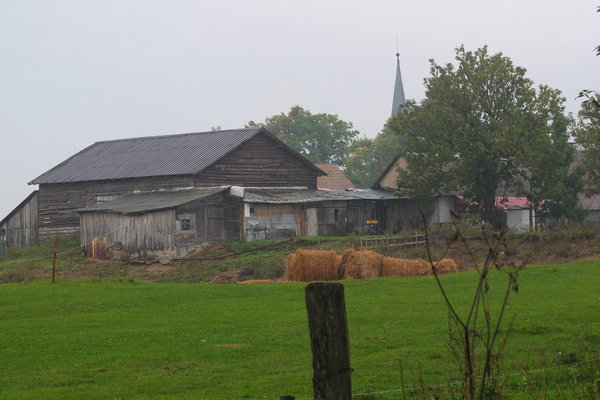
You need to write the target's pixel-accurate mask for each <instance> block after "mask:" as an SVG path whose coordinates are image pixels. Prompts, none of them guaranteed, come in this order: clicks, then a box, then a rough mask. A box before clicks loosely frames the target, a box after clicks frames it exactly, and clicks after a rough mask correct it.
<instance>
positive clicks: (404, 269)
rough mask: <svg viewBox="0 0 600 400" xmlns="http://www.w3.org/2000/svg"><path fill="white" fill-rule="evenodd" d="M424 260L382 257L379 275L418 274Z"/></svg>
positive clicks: (421, 270)
mask: <svg viewBox="0 0 600 400" xmlns="http://www.w3.org/2000/svg"><path fill="white" fill-rule="evenodd" d="M424 266H425V261H424V260H422V259H420V258H419V259H417V260H404V259H401V258H390V257H386V258H384V259H383V270H382V273H381V276H420V275H421V274H422V272H423V268H424Z"/></svg>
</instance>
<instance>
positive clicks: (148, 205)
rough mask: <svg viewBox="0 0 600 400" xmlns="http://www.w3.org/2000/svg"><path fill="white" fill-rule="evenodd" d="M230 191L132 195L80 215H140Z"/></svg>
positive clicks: (224, 188)
mask: <svg viewBox="0 0 600 400" xmlns="http://www.w3.org/2000/svg"><path fill="white" fill-rule="evenodd" d="M227 189H229V187H228V186H223V187H218V188H204V189H188V190H174V191H158V192H146V193H137V194H130V195H128V196H125V197H121V198H120V199H116V200H113V201H109V202H107V203H103V204H96V205H94V206H90V207H86V208H79V209H77V210H75V211H76V212H79V213H85V212H97V211H101V212H115V213H121V214H140V213H145V212H149V211H158V210H166V209H169V208H174V207H177V206H180V205H182V204H186V203H189V202H191V201H194V200H200V199H202V198H205V197H208V196H212V195H213V194H217V193H220V192H223V191H225V190H227Z"/></svg>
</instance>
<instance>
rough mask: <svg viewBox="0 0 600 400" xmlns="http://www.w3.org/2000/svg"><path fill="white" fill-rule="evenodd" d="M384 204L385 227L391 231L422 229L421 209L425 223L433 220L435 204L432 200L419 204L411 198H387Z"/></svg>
mask: <svg viewBox="0 0 600 400" xmlns="http://www.w3.org/2000/svg"><path fill="white" fill-rule="evenodd" d="M384 204H385V208H386V215H387V218H386V228H385V229H386V230H387V231H390V232H391V233H398V232H400V231H401V230H403V229H408V230H421V229H423V217H422V216H421V211H423V213H424V214H425V219H426V221H427V224H429V223H430V222H434V221H433V218H434V216H435V206H434V203H433V202H431V203H429V204H420V203H417V202H415V201H414V200H411V199H398V200H393V201H390V200H387V201H385V203H384Z"/></svg>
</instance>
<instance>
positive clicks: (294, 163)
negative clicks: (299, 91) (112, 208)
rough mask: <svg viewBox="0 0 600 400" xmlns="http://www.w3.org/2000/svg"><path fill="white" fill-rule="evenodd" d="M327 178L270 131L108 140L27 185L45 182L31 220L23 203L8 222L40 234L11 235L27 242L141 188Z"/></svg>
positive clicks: (72, 228) (70, 228) (72, 229)
mask: <svg viewBox="0 0 600 400" xmlns="http://www.w3.org/2000/svg"><path fill="white" fill-rule="evenodd" d="M321 175H325V172H323V171H321V170H320V169H319V168H317V167H316V166H314V165H313V164H312V163H311V162H309V161H308V160H307V159H305V158H304V157H302V156H301V155H300V154H298V153H297V152H295V151H294V150H292V149H291V148H290V147H288V146H287V145H285V144H284V143H283V142H281V141H280V140H279V139H277V138H276V137H275V136H273V135H271V134H270V133H269V132H267V131H266V130H265V129H264V128H248V129H233V130H223V131H211V132H199V133H188V134H179V135H168V136H154V137H141V138H133V139H122V140H111V141H103V142H97V143H94V144H93V145H91V146H89V147H87V148H85V149H83V150H82V151H80V152H79V153H77V154H75V155H73V156H72V157H70V158H68V159H67V160H65V161H63V162H62V163H60V164H58V165H57V166H56V167H54V168H52V169H51V170H49V171H47V172H45V173H44V174H42V175H40V176H38V177H37V178H35V179H33V180H32V181H31V182H29V184H31V185H39V190H38V192H37V194H36V195H35V196H34V197H32V198H31V199H29V200H28V201H29V202H30V204H29V203H28V205H27V207H29V208H30V210H29V211H27V212H31V213H33V214H31V218H29V219H20V220H18V219H17V218H16V214H18V213H21V211H22V210H24V207H25V205H24V204H22V205H21V206H19V207H17V209H16V211H15V212H13V213H11V214H14V215H12V216H9V217H12V218H9V217H6V218H5V219H4V220H3V223H8V222H9V221H7V220H8V219H11V221H10V222H11V223H14V224H15V226H14V227H13V228H11V229H12V231H10V232H17V231H18V232H24V231H25V230H26V229H32V230H33V231H35V232H30V234H28V236H26V237H25V239H23V240H18V241H17V240H16V239H14V240H13V239H11V237H10V236H9V237H8V240H9V241H10V240H13V242H14V243H18V245H25V244H27V243H30V242H32V241H36V240H39V241H43V240H44V239H46V238H49V237H53V236H56V235H78V234H80V217H79V214H78V213H76V212H75V210H77V209H82V208H85V207H90V206H94V205H98V204H102V203H106V202H108V201H112V200H115V199H118V198H120V197H123V196H126V195H130V194H133V193H136V192H149V191H156V190H170V189H181V188H194V187H195V188H200V187H217V186H227V185H240V186H261V187H265V186H276V187H289V186H298V185H301V186H305V187H307V188H312V189H316V188H317V178H318V177H319V176H321ZM23 212H25V211H23ZM34 214H35V215H34ZM32 224H33V225H32ZM32 226H33V227H32ZM8 232H9V231H7V234H8Z"/></svg>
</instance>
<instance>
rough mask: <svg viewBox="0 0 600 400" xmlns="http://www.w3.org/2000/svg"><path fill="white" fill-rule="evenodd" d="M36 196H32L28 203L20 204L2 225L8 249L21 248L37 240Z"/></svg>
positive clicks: (37, 194)
mask: <svg viewBox="0 0 600 400" xmlns="http://www.w3.org/2000/svg"><path fill="white" fill-rule="evenodd" d="M38 196H39V193H36V194H34V195H33V196H32V197H31V198H30V199H29V201H27V202H26V203H25V204H21V206H20V208H19V209H18V210H17V211H16V212H15V213H14V214H13V215H12V216H11V217H10V218H9V219H8V220H6V222H5V223H4V224H2V229H5V231H6V237H5V238H6V243H7V245H8V247H22V246H27V245H28V244H29V243H34V242H37V240H38V230H37V225H38Z"/></svg>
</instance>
